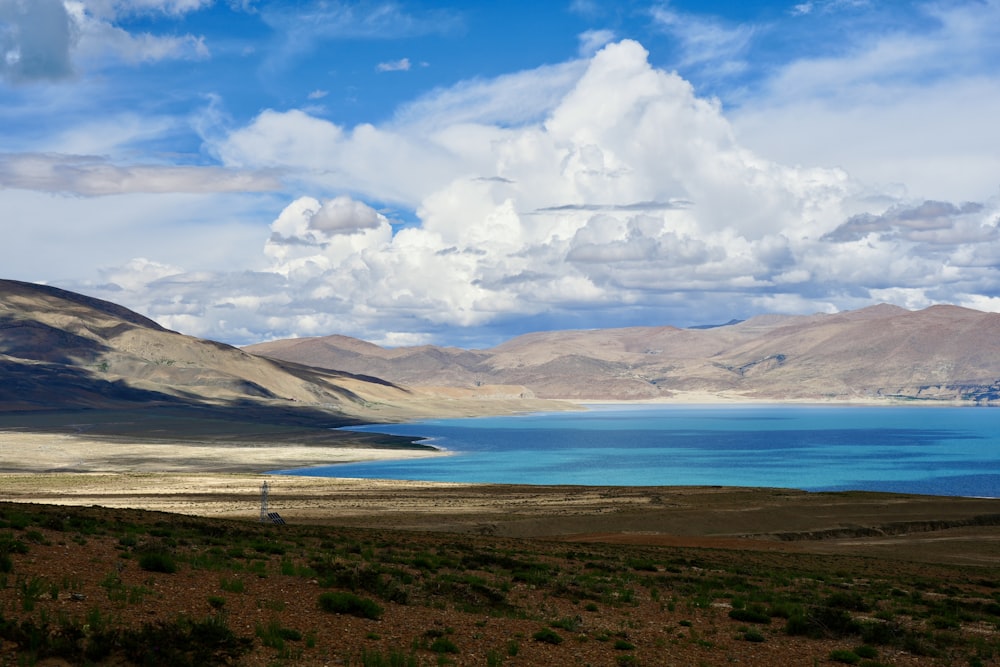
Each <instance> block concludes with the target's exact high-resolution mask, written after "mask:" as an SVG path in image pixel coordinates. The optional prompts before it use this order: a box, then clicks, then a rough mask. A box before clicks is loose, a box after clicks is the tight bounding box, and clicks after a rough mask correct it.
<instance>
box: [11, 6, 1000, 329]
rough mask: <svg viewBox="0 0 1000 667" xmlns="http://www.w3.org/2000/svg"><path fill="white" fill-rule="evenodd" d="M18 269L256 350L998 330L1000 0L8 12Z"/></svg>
mask: <svg viewBox="0 0 1000 667" xmlns="http://www.w3.org/2000/svg"><path fill="white" fill-rule="evenodd" d="M0 56H2V57H0V138H2V142H0V211H2V212H3V213H2V214H0V225H2V229H3V233H4V234H3V236H4V241H3V243H2V244H0V262H2V266H3V271H2V276H3V277H6V278H15V279H20V280H29V281H37V282H46V283H49V284H53V285H57V286H60V287H65V288H68V289H73V290H77V291H81V292H84V293H87V294H91V295H94V296H98V297H101V298H105V299H109V300H112V301H115V302H117V303H121V304H123V305H126V306H128V307H130V308H133V309H135V310H137V311H139V312H141V313H143V314H146V315H148V316H150V317H153V318H154V319H156V320H157V321H159V322H161V323H162V324H164V325H165V326H167V327H170V328H173V329H176V330H179V331H182V332H184V333H189V334H192V335H197V336H203V337H208V338H213V339H216V340H222V341H225V342H229V343H234V344H245V343H251V342H257V341H261V340H267V339H273V338H284V337H291V336H314V335H326V334H333V333H338V334H345V335H351V336H357V337H360V338H364V339H367V340H371V341H374V342H377V343H380V344H386V345H408V344H422V343H431V342H432V343H443V344H454V345H460V346H465V347H479V346H487V345H492V344H496V343H498V342H500V341H502V340H504V339H506V338H509V337H511V336H514V335H517V334H520V333H526V332H529V331H534V330H539V329H558V328H590V327H610V326H630V325H661V324H673V325H678V326H687V325H692V324H704V323H713V322H725V321H728V320H730V319H732V318H746V317H750V316H752V315H755V314H760V313H803V314H804V313H814V312H835V311H838V310H845V309H854V308H860V307H864V306H867V305H871V304H874V303H879V302H890V303H895V304H898V305H901V306H904V307H907V308H922V307H925V306H928V305H931V304H934V303H955V304H959V305H964V306H968V307H972V308H977V309H980V310H990V311H1000V270H998V269H1000V229H998V219H1000V130H998V129H997V122H996V119H997V118H1000V0H954V1H951V2H927V3H920V2H876V1H874V0H811V1H808V0H807V1H800V2H722V1H718V2H689V1H685V2H678V1H673V2H650V1H638V0H637V1H634V2H601V1H600V0H574V1H569V0H567V1H558V2H532V3H527V2H517V1H510V2H484V3H444V2H403V1H399V2H381V1H378V0H373V1H370V2H348V1H334V0H297V1H295V2H278V1H272V0H0Z"/></svg>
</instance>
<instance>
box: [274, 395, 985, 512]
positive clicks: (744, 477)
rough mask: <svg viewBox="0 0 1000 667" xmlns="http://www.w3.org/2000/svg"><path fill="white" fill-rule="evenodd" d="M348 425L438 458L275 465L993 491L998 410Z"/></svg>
mask: <svg viewBox="0 0 1000 667" xmlns="http://www.w3.org/2000/svg"><path fill="white" fill-rule="evenodd" d="M353 430H363V431H374V432H379V433H391V434H395V435H409V436H421V437H424V438H427V439H428V440H427V442H428V444H431V445H434V446H436V447H439V448H442V449H445V450H448V451H449V452H450V453H451V454H452V455H451V456H446V457H434V458H429V459H418V460H407V461H382V462H373V463H349V464H337V465H328V466H316V467H311V468H304V469H299V470H292V471H278V472H279V473H280V474H296V475H314V476H323V477H366V478H382V479H405V480H429V481H446V482H496V483H511V484H586V485H621V486H645V485H654V486H660V485H721V486H765V487H787V488H797V489H805V490H811V491H818V490H847V489H863V490H874V491H901V492H907V493H925V494H932V495H952V496H989V497H1000V409H996V408H970V407H963V408H957V407H916V406H900V407H871V406H804V405H792V406H789V405H766V406H765V405H737V406H731V405H726V406H718V405H712V406H690V405H685V406H674V405H671V406H655V407H653V406H625V407H622V406H591V409H589V410H588V411H586V412H559V413H542V414H532V415H523V416H512V417H484V418H476V419H436V420H429V421H424V422H417V423H412V424H394V425H385V424H380V425H374V426H365V427H360V428H355V429H353Z"/></svg>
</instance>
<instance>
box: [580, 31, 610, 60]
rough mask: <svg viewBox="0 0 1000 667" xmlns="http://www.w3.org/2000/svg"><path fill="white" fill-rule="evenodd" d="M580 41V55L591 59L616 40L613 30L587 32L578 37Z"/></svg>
mask: <svg viewBox="0 0 1000 667" xmlns="http://www.w3.org/2000/svg"><path fill="white" fill-rule="evenodd" d="M577 39H579V41H580V55H581V56H583V57H585V58H589V57H590V56H592V55H594V54H595V53H597V51H598V50H599V49H601V48H602V47H603V46H605V45H607V44H608V43H609V42H611V41H613V40H614V39H615V33H614V31H612V30H587V31H585V32H582V33H580V35H579V36H578V37H577Z"/></svg>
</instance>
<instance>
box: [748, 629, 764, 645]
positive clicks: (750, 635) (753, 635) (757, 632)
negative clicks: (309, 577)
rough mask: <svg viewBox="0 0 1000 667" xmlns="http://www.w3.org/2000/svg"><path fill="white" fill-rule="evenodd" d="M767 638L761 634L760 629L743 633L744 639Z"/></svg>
mask: <svg viewBox="0 0 1000 667" xmlns="http://www.w3.org/2000/svg"><path fill="white" fill-rule="evenodd" d="M765 639H766V638H765V637H764V635H763V634H761V632H760V630H752V629H751V630H747V631H746V632H744V633H743V640H744V641H748V642H758V643H759V642H762V641H764V640H765Z"/></svg>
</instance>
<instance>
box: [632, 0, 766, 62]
mask: <svg viewBox="0 0 1000 667" xmlns="http://www.w3.org/2000/svg"><path fill="white" fill-rule="evenodd" d="M650 14H651V16H652V18H653V21H654V24H656V25H658V26H659V27H660V28H661V29H663V30H665V31H666V32H668V33H669V34H670V36H671V37H673V38H674V40H676V42H677V45H678V49H679V51H680V58H679V61H678V65H679V66H681V67H692V66H695V67H699V68H702V69H710V70H711V71H713V72H715V73H718V74H733V73H735V72H738V71H741V70H743V69H744V68H745V64H744V63H743V59H744V58H745V55H746V50H747V47H748V46H749V44H750V40H751V39H752V38H753V36H754V32H755V30H756V29H755V28H754V26H751V25H736V26H730V25H726V24H724V23H723V22H722V21H721V20H718V19H712V18H706V17H704V16H700V15H695V14H687V13H684V12H679V11H677V10H674V9H671V8H670V7H669V6H668V5H663V6H659V7H653V8H652V9H651V10H650Z"/></svg>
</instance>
